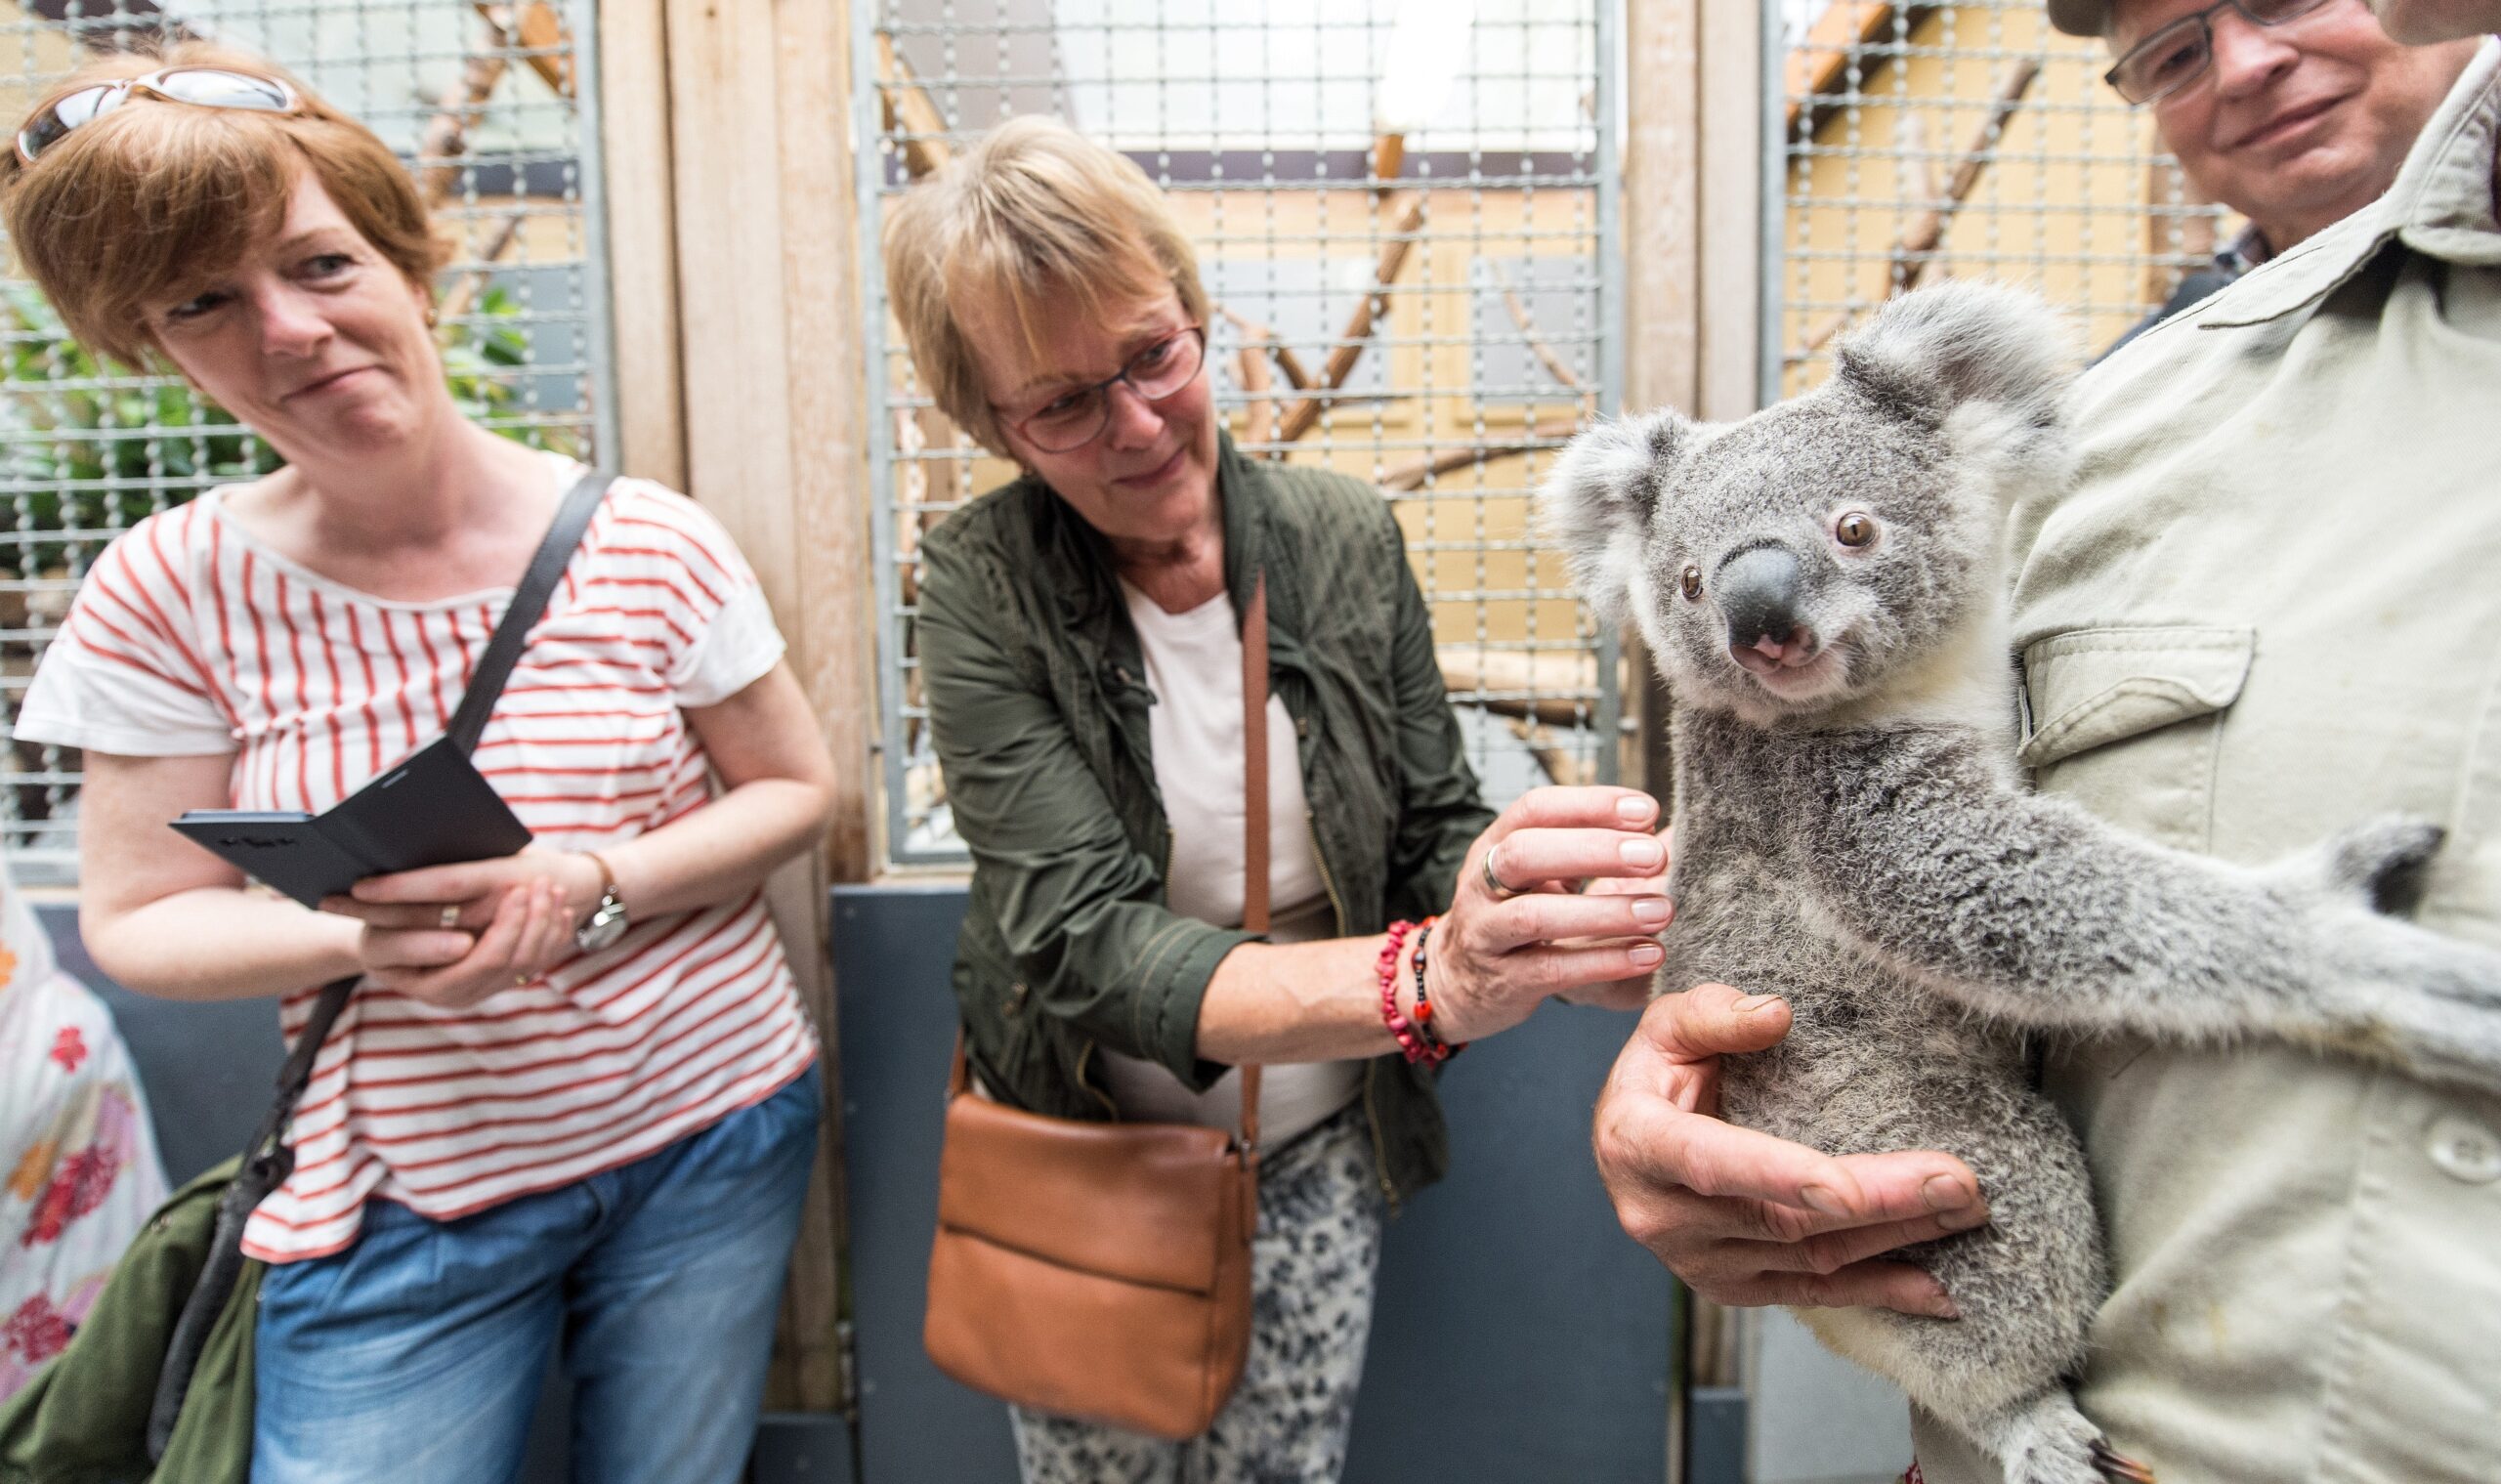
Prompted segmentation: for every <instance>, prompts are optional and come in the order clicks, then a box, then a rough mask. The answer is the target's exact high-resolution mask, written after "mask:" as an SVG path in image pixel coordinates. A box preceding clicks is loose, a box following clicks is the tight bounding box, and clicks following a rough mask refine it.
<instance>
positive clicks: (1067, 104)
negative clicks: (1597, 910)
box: [855, 0, 1621, 863]
mask: <svg viewBox="0 0 2501 1484" xmlns="http://www.w3.org/2000/svg"><path fill="white" fill-rule="evenodd" d="M1614 13H1615V12H1614V7H1612V6H1611V5H1608V4H1606V3H1603V0H1476V3H1474V4H1473V5H1468V4H1462V3H1456V0H1451V3H1441V4H1435V5H1421V4H1415V3H1412V0H1411V3H1408V4H1399V3H1396V0H1339V3H1328V4H1324V3H1322V0H1276V3H1269V4H1264V5H1261V6H1258V7H1243V6H1231V5H1222V4H1218V3H1216V0H878V3H876V4H874V5H862V6H860V7H858V8H857V10H856V14H857V15H858V17H859V21H858V24H859V35H858V37H857V43H858V44H857V47H856V49H855V55H856V56H857V57H858V59H859V66H860V75H859V78H858V85H859V88H860V90H861V95H862V97H863V99H864V101H865V102H866V103H867V106H868V107H869V109H871V110H873V111H872V112H871V113H869V116H868V117H867V118H866V119H864V124H865V125H866V127H864V128H863V130H862V146H861V148H862V157H861V170H860V178H861V192H862V200H861V208H862V209H861V217H862V223H863V231H864V232H865V233H867V240H868V241H869V243H870V244H872V246H873V243H874V242H875V240H876V233H877V231H878V229H879V223H880V217H881V207H882V206H883V204H884V203H885V202H886V201H887V200H889V199H890V198H891V197H892V196H894V195H895V194H896V193H898V192H900V191H904V190H906V189H908V188H909V185H910V183H911V180H912V179H913V178H914V177H915V176H916V175H918V174H920V173H922V172H924V171H925V170H926V169H927V168H929V167H930V166H931V164H932V163H933V162H934V160H935V159H936V158H938V157H940V156H942V155H943V154H944V153H945V152H946V151H948V150H951V149H953V148H957V147H960V146H961V144H962V143H963V142H964V141H966V140H968V139H970V138H972V137H974V136H976V135H978V134H980V133H981V132H982V131H984V130H985V129H987V128H989V127H990V126H992V125H994V124H996V123H997V122H998V121H1000V120H1001V119H1003V118H1006V117H1008V116H1010V115H1013V114H1017V113H1027V112H1047V113H1054V114H1057V115H1058V116H1060V117H1061V118H1063V119H1065V120H1067V121H1069V122H1071V123H1073V124H1074V125H1076V126H1077V127H1078V128H1080V129H1081V130H1083V131H1085V132H1086V133H1087V134H1089V135H1090V136H1091V137H1093V138H1095V139H1097V140H1099V141H1102V142H1104V143H1106V144H1109V145H1111V146H1112V147H1113V148H1119V149H1121V150H1123V151H1124V152H1126V153H1127V154H1128V155H1129V156H1130V157H1131V158H1133V159H1135V160H1136V161H1137V162H1138V163H1139V164H1140V165H1141V166H1142V167H1143V168H1144V169H1145V170H1146V172H1147V174H1148V175H1149V176H1150V177H1152V178H1153V179H1154V180H1155V181H1157V182H1158V183H1159V184H1160V185H1161V186H1162V187H1163V188H1164V190H1165V191H1166V193H1167V195H1168V197H1169V198H1170V200H1171V202H1172V205H1173V208H1174V210H1175V212H1176V213H1177V214H1178V216H1179V217H1180V220H1181V222H1182V223H1183V225H1184V227H1185V228H1186V229H1187V230H1188V231H1189V232H1190V233H1191V234H1192V237H1193V240H1194V241H1195V243H1196V245H1197V248H1198V253H1199V263H1200V269H1201V274H1202V276H1203V277H1204V278H1205V280H1206V282H1207V286H1208V293H1209V296H1210V298H1211V299H1212V300H1213V301H1214V302H1215V304H1216V305H1217V307H1218V312H1217V313H1216V315H1215V316H1214V317H1213V318H1214V322H1213V323H1211V324H1210V325H1209V326H1208V330H1209V347H1208V351H1209V360H1210V363H1211V365H1212V367H1213V374H1214V376H1215V378H1216V381H1215V389H1216V398H1217V403H1218V407H1219V409H1220V411H1221V412H1222V414H1223V416H1224V417H1225V420H1226V424H1227V426H1228V427H1229V428H1230V429H1231V431H1232V434H1233V436H1234V438H1235V439H1236V440H1237V441H1239V442H1240V443H1241V445H1243V446H1244V447H1245V448H1246V449H1248V450H1250V451H1251V452H1253V453H1255V454H1260V455H1264V456H1271V457H1276V458H1281V459H1284V460H1287V461H1290V462H1293V463H1296V464H1309V465H1314V466H1321V467H1327V468H1331V469H1335V470H1339V471H1342V472H1344V473H1348V474H1352V475H1355V476H1357V477H1360V478H1362V479H1365V480H1367V481H1369V482H1371V483H1372V484H1374V485H1376V486H1378V487H1379V488H1381V490H1382V491H1383V494H1384V497H1386V498H1387V499H1388V500H1389V501H1390V502H1391V506H1392V508H1393V510H1394V511H1395V512H1396V515H1397V518H1398V521H1399V523H1400V525H1401V527H1402V528H1403V529H1404V530H1405V532H1406V535H1407V545H1408V555H1409V558H1410V560H1411V561H1412V563H1413V564H1414V567H1415V570H1416V572H1417V575H1418V577H1419V579H1420V582H1421V585H1422V587H1423V591H1424V595H1425V598H1426V600H1427V602H1428V603H1429V605H1430V608H1431V611H1432V616H1433V624H1434V633H1435V638H1436V640H1437V642H1438V644H1439V647H1440V653H1441V657H1442V665H1443V674H1444V677H1445V679H1446V681H1447V682H1448V684H1449V687H1450V691H1451V696H1452V700H1453V704H1454V705H1455V706H1456V708H1457V714H1458V715H1459V717H1460V720H1461V724H1462V730H1463V732H1464V733H1465V735H1466V738H1467V745H1468V749H1469V753H1470V758H1471V761H1472V762H1474V764H1475V765H1476V767H1477V770H1478V773H1479V775H1480V776H1481V777H1482V778H1483V779H1484V781H1485V784H1486V792H1487V796H1488V798H1489V800H1490V801H1493V802H1496V803H1500V802H1503V801H1505V800H1507V799H1508V798H1510V797H1512V796H1514V795H1516V794H1517V793H1519V792H1521V791H1522V790H1524V789H1526V788H1527V787H1529V786H1532V785H1534V784H1540V783H1544V782H1547V780H1549V779H1565V780H1589V779H1612V778H1613V777H1614V776H1615V773H1616V766H1617V761H1616V752H1617V747H1616V734H1617V732H1618V729H1619V702H1618V696H1619V677H1618V657H1617V654H1616V646H1615V639H1614V636H1613V635H1612V634H1603V635H1602V634H1600V633H1598V632H1597V631H1596V628H1595V626H1594V625H1593V624H1592V623H1591V622H1590V620H1589V618H1588V616H1587V615H1586V614H1584V613H1583V612H1582V611H1581V610H1580V608H1579V606H1578V605H1577V604H1576V603H1575V602H1574V601H1573V600H1572V599H1571V597H1570V596H1569V590H1568V586H1567V582H1566V578H1565V574H1564V572H1563V569H1562V564H1561V562H1560V560H1559V559H1558V558H1557V557H1556V556H1555V555H1554V554H1552V553H1549V552H1544V551H1540V550H1538V549H1536V547H1535V545H1534V543H1533V542H1532V540H1531V539H1530V537H1529V534H1528V530H1527V519H1526V518H1527V499H1528V495H1529V493H1530V491H1532V490H1533V489H1534V488H1535V487H1536V484H1537V482H1538V480H1539V479H1540V478H1541V477H1542V476H1543V474H1544V472H1545V470H1546V469H1547V465H1548V464H1549V462H1550V460H1551V458H1552V456H1553V450H1554V449H1555V448H1556V447H1557V446H1558V445H1560V444H1561V443H1562V442H1563V441H1564V440H1565V439H1566V438H1568V437H1569V436H1570V435H1571V433H1572V432H1573V431H1574V430H1575V429H1576V428H1577V427H1578V426H1580V424H1581V423H1582V422H1583V420H1585V419H1586V418H1588V417H1589V416H1590V415H1591V414H1592V413H1594V412H1596V411H1600V410H1613V407H1614V402H1615V397H1616V393H1617V387H1618V385H1619V382H1620V380H1621V377H1620V374H1619V371H1618V369H1617V367H1618V366H1619V365H1620V362H1621V348H1620V346H1618V345H1616V344H1615V343H1614V338H1615V337H1614V335H1613V333H1612V330H1611V326H1612V325H1613V324H1614V323H1615V322H1616V321H1617V318H1618V317H1617V315H1616V312H1615V311H1616V305H1617V302H1618V274H1617V268H1616V263H1617V246H1616V227H1615V208H1616V199H1615V175H1616V171H1615V159H1614V139H1615V124H1614V120H1613V110H1614V102H1613V97H1612V94H1613V86H1614V85H1613V81H1612V74H1613V64H1612V60H1611V59H1612V48H1613V44H1614V43H1613V26H1614V23H1615V22H1614V19H1613V17H1614ZM1402 114H1404V115H1406V116H1403V117H1402V116H1401V115H1402ZM1389 136H1395V137H1396V140H1397V147H1396V149H1395V151H1394V153H1393V152H1392V151H1389V150H1387V149H1385V148H1384V141H1385V138H1386V137H1389ZM1393 157H1394V158H1396V160H1397V163H1395V164H1392V165H1387V166H1386V167H1384V162H1385V161H1388V160H1390V159H1392V158H1393ZM872 279H873V276H872ZM869 292H870V305H869V323H870V325H871V333H872V335H874V337H875V339H874V341H873V343H872V344H871V346H870V378H871V388H872V395H873V396H874V397H875V399H876V401H875V404H874V413H873V415H874V418H875V428H874V432H873V437H872V444H871V447H872V454H873V459H874V468H875V473H876V479H877V488H878V489H879V491H880V496H881V516H880V521H879V528H878V530H877V533H876V557H877V563H878V572H877V579H878V598H879V609H880V615H879V624H878V637H879V645H880V669H881V679H882V693H881V705H882V747H883V762H884V767H885V780H886V786H887V805H888V808H887V818H886V836H887V852H888V856H889V858H890V859H892V860H894V861H896V862H899V863H912V862H950V861H955V860H960V859H961V857H962V849H961V846H960V844H959V842H958V841H957V840H956V839H955V837H954V832H953V828H952V826H951V823H950V820H949V816H948V813H947V808H946V801H945V797H944V791H943V789H944V785H943V781H942V780H941V778H940V775H939V770H938V767H937V763H936V760H935V757H934V754H933V751H932V748H931V744H930V740H929V736H928V729H927V713H926V710H925V708H924V706H923V704H922V699H921V695H920V690H919V684H918V676H917V673H916V670H915V667H914V660H913V650H912V626H911V620H912V612H913V594H914V592H915V590H916V583H917V578H918V573H919V566H918V557H917V550H918V546H919V541H920V538H921V536H922V535H923V534H924V533H925V532H926V531H927V530H929V529H930V528H931V526H933V525H934V524H935V523H936V522H938V521H940V520H942V519H944V518H945V516H946V514H947V513H948V512H949V511H951V510H953V509H954V508H956V507H957V506H958V505H960V504H962V503H964V502H965V501H966V500H968V499H970V498H972V497H973V496H975V495H977V494H979V493H980V492H982V491H984V490H986V489H989V488H993V487H995V486H996V485H999V484H1002V483H1004V482H1005V481H1006V480H1007V479H1009V478H1010V477H1012V475H1013V473H1014V470H1013V469H1012V467H1011V466H1009V465H1008V464H1006V463H1004V462H1002V461H1000V460H998V459H996V458H993V457H990V456H989V455H986V454H984V453H983V452H982V451H981V450H980V449H979V448H977V447H975V446H974V445H972V444H971V443H970V441H969V440H968V439H966V438H964V437H963V436H962V435H960V434H959V433H958V432H957V431H956V430H955V428H954V426H953V425H952V423H950V422H949V420H948V419H946V418H945V417H943V416H942V415H941V414H939V413H938V412H937V411H936V410H935V408H934V407H933V405H932V403H931V402H930V399H929V397H928V396H927V394H926V392H925V391H924V389H923V388H922V387H921V385H920V384H919V382H918V381H917V380H916V378H915V377H914V375H913V371H912V367H911V360H910V357H909V354H908V353H907V350H906V348H905V344H904V341H903V337H902V335H901V332H900V330H899V329H898V328H897V327H896V326H895V325H894V324H893V323H892V322H891V320H890V318H889V316H888V309H887V305H886V303H885V299H884V296H883V292H882V287H881V285H879V284H877V283H875V282H874V281H872V282H871V285H870V290H869Z"/></svg>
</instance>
